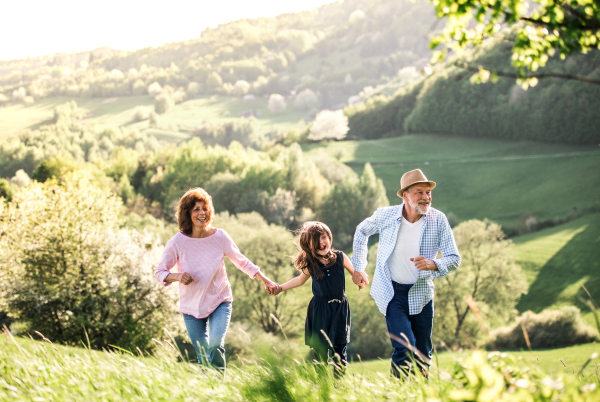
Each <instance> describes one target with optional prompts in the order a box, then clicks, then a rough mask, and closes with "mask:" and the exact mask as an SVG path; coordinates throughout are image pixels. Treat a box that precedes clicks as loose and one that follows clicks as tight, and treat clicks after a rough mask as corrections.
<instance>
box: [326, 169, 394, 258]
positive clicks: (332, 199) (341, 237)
mask: <svg viewBox="0 0 600 402" xmlns="http://www.w3.org/2000/svg"><path fill="white" fill-rule="evenodd" d="M387 205H389V201H388V198H387V196H386V195H385V187H384V186H383V182H382V181H381V179H378V178H377V177H376V176H375V172H374V171H373V168H372V167H371V165H370V164H369V163H367V164H365V167H364V170H363V174H362V176H361V177H360V179H358V180H356V179H354V178H352V177H351V176H350V177H348V178H347V179H346V180H344V182H343V183H341V184H336V185H334V186H333V188H332V190H331V192H330V193H329V195H328V197H327V198H326V199H325V200H324V202H323V204H322V205H321V208H320V209H319V211H318V214H317V215H318V217H319V220H321V221H323V222H325V223H326V224H327V225H328V226H329V227H330V228H331V230H332V232H333V233H334V238H333V244H334V245H335V246H336V247H338V248H344V247H347V246H349V245H350V244H351V243H352V236H354V231H355V230H356V226H358V224H359V223H360V222H362V221H363V220H364V219H365V218H367V217H369V216H371V215H372V214H373V212H375V210H376V209H377V208H379V207H384V206H387ZM350 211H351V212H350Z"/></svg>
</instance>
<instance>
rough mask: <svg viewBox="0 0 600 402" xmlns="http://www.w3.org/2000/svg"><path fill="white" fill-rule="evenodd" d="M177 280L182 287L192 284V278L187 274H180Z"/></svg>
mask: <svg viewBox="0 0 600 402" xmlns="http://www.w3.org/2000/svg"><path fill="white" fill-rule="evenodd" d="M178 280H179V282H181V283H183V284H184V285H189V284H190V283H192V282H194V278H193V277H192V275H190V274H188V273H187V272H182V273H180V274H179V279H178Z"/></svg>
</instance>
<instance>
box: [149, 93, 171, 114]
mask: <svg viewBox="0 0 600 402" xmlns="http://www.w3.org/2000/svg"><path fill="white" fill-rule="evenodd" d="M173 106H175V99H174V98H173V94H172V93H171V92H170V91H165V90H163V91H162V92H161V93H160V94H158V95H156V97H155V98H154V111H155V112H156V113H158V114H164V113H167V112H168V111H169V110H171V109H173Z"/></svg>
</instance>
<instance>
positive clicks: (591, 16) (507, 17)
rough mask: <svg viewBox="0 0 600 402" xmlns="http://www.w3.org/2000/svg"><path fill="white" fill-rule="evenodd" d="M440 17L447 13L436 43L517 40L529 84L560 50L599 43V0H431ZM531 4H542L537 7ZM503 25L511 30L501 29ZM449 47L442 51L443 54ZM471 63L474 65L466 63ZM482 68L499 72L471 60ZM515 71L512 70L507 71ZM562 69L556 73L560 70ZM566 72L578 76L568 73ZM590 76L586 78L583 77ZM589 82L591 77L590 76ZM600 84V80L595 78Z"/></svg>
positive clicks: (516, 53)
mask: <svg viewBox="0 0 600 402" xmlns="http://www.w3.org/2000/svg"><path fill="white" fill-rule="evenodd" d="M431 2H432V3H433V4H434V5H435V9H436V12H437V16H438V18H447V22H446V27H445V29H444V31H443V33H442V34H440V35H438V36H437V37H435V38H434V39H433V40H432V41H431V47H432V48H436V47H438V46H439V45H440V44H442V43H445V44H447V45H449V46H450V47H452V48H454V49H455V50H462V49H465V48H467V47H471V46H480V45H481V44H482V43H483V42H484V40H486V39H488V38H492V37H506V39H508V40H510V41H513V42H514V46H513V49H512V52H513V54H512V60H513V66H514V67H515V68H516V69H517V74H515V75H514V76H516V77H517V78H518V79H519V81H521V82H522V84H523V85H524V86H527V85H532V86H533V85H535V84H536V83H537V79H538V76H542V75H538V76H536V75H533V74H530V73H528V72H527V71H529V72H535V71H537V70H538V69H539V68H540V67H544V66H545V65H546V62H547V61H548V59H549V58H550V57H552V56H554V55H555V54H557V53H558V54H559V55H560V57H561V59H564V58H565V57H566V55H568V54H571V53H573V52H583V53H586V52H588V51H589V50H592V49H593V48H599V49H600V3H598V2H597V1H591V0H569V1H561V2H554V1H545V0H534V3H531V2H527V1H525V0H499V1H495V2H490V1H487V0H465V1H463V0H460V1H459V0H431ZM530 5H537V7H535V9H534V10H533V12H532V11H530V10H529V6H530ZM502 26H508V27H509V30H507V31H502ZM446 52H447V49H445V50H443V51H441V52H438V54H437V55H436V56H434V57H435V58H436V59H438V60H439V59H441V58H443V56H444V55H445V53H446ZM466 67H469V66H466ZM470 67H471V68H472V69H474V70H480V71H479V73H478V74H477V76H476V80H479V81H487V79H489V78H490V77H491V78H492V79H493V80H495V79H496V78H497V76H498V75H500V74H499V72H497V71H490V68H489V67H487V66H483V67H478V66H470ZM503 75H510V74H503ZM559 75H560V74H553V76H559ZM562 78H575V79H579V78H578V77H573V76H563V77H562ZM584 80H585V79H584ZM587 81H588V82H592V81H589V80H587ZM593 81H594V83H596V84H600V80H593Z"/></svg>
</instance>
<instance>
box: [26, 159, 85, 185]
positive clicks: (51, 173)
mask: <svg viewBox="0 0 600 402" xmlns="http://www.w3.org/2000/svg"><path fill="white" fill-rule="evenodd" d="M80 167H81V166H80V165H79V164H78V163H76V162H75V161H73V160H72V159H70V158H68V157H58V156H54V157H52V158H50V159H48V160H45V161H42V162H40V164H39V165H37V166H36V168H35V170H34V171H33V173H32V175H31V178H32V179H33V180H37V181H39V182H40V183H43V182H45V181H46V180H49V179H52V178H57V179H60V178H62V177H63V176H64V175H65V174H66V173H69V172H73V171H75V170H77V169H79V168H80Z"/></svg>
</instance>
